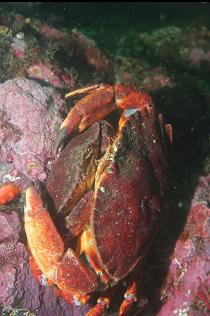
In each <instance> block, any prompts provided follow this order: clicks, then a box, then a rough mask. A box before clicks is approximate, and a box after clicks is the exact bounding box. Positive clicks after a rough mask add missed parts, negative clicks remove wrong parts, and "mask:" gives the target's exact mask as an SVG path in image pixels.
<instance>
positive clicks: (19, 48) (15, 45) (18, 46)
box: [11, 37, 27, 59]
mask: <svg viewBox="0 0 210 316" xmlns="http://www.w3.org/2000/svg"><path fill="white" fill-rule="evenodd" d="M11 48H12V50H13V52H14V55H15V56H16V57H17V58H20V59H22V58H24V57H25V50H26V48H27V44H26V42H25V41H24V39H23V38H18V37H13V39H12V44H11Z"/></svg>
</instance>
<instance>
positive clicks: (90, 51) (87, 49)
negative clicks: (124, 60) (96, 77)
mask: <svg viewBox="0 0 210 316" xmlns="http://www.w3.org/2000/svg"><path fill="white" fill-rule="evenodd" d="M71 37H72V47H73V49H74V50H75V55H76V56H79V57H81V58H83V59H84V60H85V61H86V62H87V63H88V64H89V65H90V66H93V67H94V68H95V69H96V70H97V71H105V70H107V69H108V68H109V67H110V66H111V62H110V60H109V59H108V58H107V57H105V56H104V55H102V53H101V52H100V50H99V49H98V47H97V45H96V43H95V42H94V41H93V40H91V39H89V38H88V37H87V36H85V35H84V34H83V33H81V32H79V31H78V30H73V31H72V35H71Z"/></svg>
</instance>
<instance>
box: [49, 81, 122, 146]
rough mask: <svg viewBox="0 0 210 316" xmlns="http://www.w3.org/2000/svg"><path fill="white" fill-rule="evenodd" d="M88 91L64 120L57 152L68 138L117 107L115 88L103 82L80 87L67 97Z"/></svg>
mask: <svg viewBox="0 0 210 316" xmlns="http://www.w3.org/2000/svg"><path fill="white" fill-rule="evenodd" d="M88 92H89V94H88V95H86V96H85V97H84V98H83V99H81V100H80V101H79V102H78V103H76V105H75V106H74V107H73V109H72V110H71V111H70V112H69V114H68V116H67V117H66V119H65V120H64V121H63V123H62V125H61V127H60V132H59V134H58V137H57V140H56V144H55V148H56V152H58V151H59V150H60V148H61V147H62V145H63V144H64V143H65V141H66V140H67V139H68V138H72V137H73V136H74V135H75V134H77V133H78V132H82V131H83V130H85V129H86V128H87V127H88V126H90V125H91V124H92V123H94V122H96V121H98V120H100V119H102V118H104V117H105V116H107V115H108V114H109V113H111V112H112V111H113V110H114V109H115V108H116V105H115V103H113V99H114V88H113V87H112V86H111V85H104V84H101V85H95V86H90V87H87V88H84V89H78V90H76V91H73V92H71V93H69V94H67V95H66V98H69V97H71V96H75V95H78V94H81V93H88Z"/></svg>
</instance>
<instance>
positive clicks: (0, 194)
mask: <svg viewBox="0 0 210 316" xmlns="http://www.w3.org/2000/svg"><path fill="white" fill-rule="evenodd" d="M19 194H20V188H19V187H18V186H17V185H16V184H13V183H7V184H4V185H3V186H2V187H1V188H0V205H4V204H6V203H9V202H11V201H12V200H14V199H15V198H16V197H17V196H18V195H19Z"/></svg>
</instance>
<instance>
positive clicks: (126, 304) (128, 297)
mask: <svg viewBox="0 0 210 316" xmlns="http://www.w3.org/2000/svg"><path fill="white" fill-rule="evenodd" d="M124 297H125V299H124V301H123V303H122V304H121V306H120V310H119V314H118V315H119V316H123V315H127V313H128V311H130V309H131V307H132V306H133V304H134V303H135V302H136V301H137V284H136V281H135V280H134V281H133V282H132V283H131V284H130V286H129V287H128V289H127V291H126V292H125V295H124Z"/></svg>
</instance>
